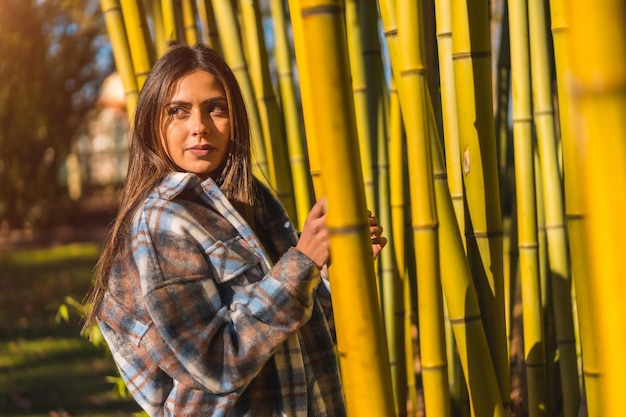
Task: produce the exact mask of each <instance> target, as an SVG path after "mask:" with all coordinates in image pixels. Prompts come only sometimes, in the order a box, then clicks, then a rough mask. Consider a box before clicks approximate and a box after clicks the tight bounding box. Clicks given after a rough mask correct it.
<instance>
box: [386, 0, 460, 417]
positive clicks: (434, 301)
mask: <svg viewBox="0 0 626 417" xmlns="http://www.w3.org/2000/svg"><path fill="white" fill-rule="evenodd" d="M422 13H423V12H422V10H421V4H420V5H418V4H416V3H415V2H412V1H403V0H400V1H398V2H397V16H398V47H399V48H400V49H402V51H404V52H403V53H402V54H399V55H398V58H400V59H399V66H398V69H399V70H400V71H399V74H400V77H401V78H400V79H401V83H399V85H398V87H399V90H400V94H401V95H400V100H401V103H402V104H401V105H402V110H403V114H404V115H409V114H411V115H413V117H411V118H409V117H405V118H404V119H403V120H404V125H405V129H406V133H407V156H408V162H409V164H410V166H411V168H412V169H411V170H410V171H409V183H410V185H411V217H412V224H413V239H414V242H415V257H416V261H417V277H418V279H417V294H418V298H417V300H418V301H417V305H418V310H419V315H418V322H419V329H420V333H421V334H422V336H421V337H420V354H421V366H422V382H423V387H424V401H425V410H426V414H427V415H436V416H442V417H443V416H449V415H450V394H449V385H448V374H447V372H448V371H447V358H446V348H445V335H444V327H443V296H442V294H441V281H440V279H441V278H440V274H439V252H438V233H437V227H438V226H437V225H438V221H437V213H436V208H435V194H434V188H433V177H432V165H431V158H430V146H431V145H430V143H429V131H428V116H427V111H426V108H427V107H426V106H427V103H428V102H429V100H430V97H429V96H428V90H427V87H426V85H427V80H426V76H425V75H426V67H425V51H424V38H423V37H424V27H423V20H422V19H423V15H422ZM402 89H407V90H408V92H410V93H404V94H403V93H402ZM427 339H428V341H427Z"/></svg>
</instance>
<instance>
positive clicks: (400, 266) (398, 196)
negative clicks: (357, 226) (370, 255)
mask: <svg viewBox="0 0 626 417" xmlns="http://www.w3.org/2000/svg"><path fill="white" fill-rule="evenodd" d="M393 80H394V78H393V77H392V81H391V92H390V94H391V97H390V110H389V111H390V115H389V177H390V180H389V203H390V206H391V236H392V238H393V241H392V242H391V244H392V247H391V248H390V249H392V250H393V256H394V265H395V267H396V269H397V273H398V280H399V282H398V283H396V285H393V286H391V288H392V290H393V295H392V296H391V297H390V298H391V299H392V300H391V301H390V302H389V303H386V304H385V306H387V307H388V308H387V314H386V316H385V318H386V325H387V335H388V336H387V339H388V341H389V343H390V347H391V346H392V345H391V343H392V342H394V344H393V347H392V348H391V350H390V358H395V360H396V363H397V366H398V371H397V372H396V373H392V377H393V384H394V394H395V400H396V409H397V410H398V415H401V410H402V409H403V405H404V409H406V401H405V402H404V403H402V397H403V396H404V395H403V393H402V390H403V388H404V389H405V390H406V396H407V397H408V400H409V401H410V403H411V404H412V408H413V409H414V408H415V407H416V404H417V395H416V394H417V392H416V390H415V387H416V383H415V371H414V367H415V363H414V360H413V354H414V353H413V346H412V342H413V341H412V339H411V325H412V321H411V310H412V309H411V297H410V285H409V271H408V265H407V262H406V257H407V252H408V251H409V249H408V248H407V245H406V244H405V242H406V227H405V225H406V221H407V219H406V216H405V212H406V210H407V208H406V203H405V198H404V194H405V192H404V190H405V178H406V174H405V170H406V163H405V156H406V153H405V147H404V136H403V128H402V114H401V112H400V98H399V97H398V91H397V89H396V87H395V82H394V81H393ZM388 304H391V305H392V306H393V310H392V309H391V308H390V307H389V306H388ZM403 340H404V343H403V342H402V341H403ZM402 363H405V369H406V372H405V375H406V378H405V379H406V382H403V381H402V380H401V378H402V370H401V369H399V368H400V366H401V364H402ZM392 371H393V368H392ZM402 384H406V387H404V386H403V385H402ZM412 415H415V413H414V412H413V413H412Z"/></svg>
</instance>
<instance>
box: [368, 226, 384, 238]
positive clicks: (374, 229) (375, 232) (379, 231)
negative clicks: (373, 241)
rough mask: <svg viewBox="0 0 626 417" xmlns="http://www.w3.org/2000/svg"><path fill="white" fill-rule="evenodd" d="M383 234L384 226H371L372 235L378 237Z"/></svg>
mask: <svg viewBox="0 0 626 417" xmlns="http://www.w3.org/2000/svg"><path fill="white" fill-rule="evenodd" d="M382 234H383V228H382V227H381V226H378V225H376V226H370V235H371V236H372V237H377V236H380V235H382Z"/></svg>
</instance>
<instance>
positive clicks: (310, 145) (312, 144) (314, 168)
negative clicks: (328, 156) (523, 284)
mask: <svg viewBox="0 0 626 417" xmlns="http://www.w3.org/2000/svg"><path fill="white" fill-rule="evenodd" d="M300 1H301V0H289V14H290V21H291V28H292V31H293V42H294V49H295V57H296V63H297V66H298V79H299V80H300V99H301V101H302V112H303V118H304V130H305V134H306V146H307V150H308V152H307V155H308V157H309V158H308V159H309V170H310V174H311V181H312V183H313V192H314V194H315V196H316V197H317V198H320V197H321V196H323V195H324V184H323V182H322V172H321V169H320V164H321V162H320V160H319V155H318V151H317V138H318V137H319V135H318V134H317V132H316V130H317V129H316V125H315V123H313V122H312V120H313V111H314V108H315V106H316V103H315V102H314V101H313V99H312V92H311V91H310V90H311V89H312V88H313V86H312V85H311V84H310V83H309V82H308V81H307V80H309V79H310V77H309V73H308V71H309V64H308V61H307V56H306V53H305V50H306V46H305V44H304V43H305V38H304V31H303V28H302V15H301V13H300V10H301V6H300ZM307 120H309V121H310V122H307Z"/></svg>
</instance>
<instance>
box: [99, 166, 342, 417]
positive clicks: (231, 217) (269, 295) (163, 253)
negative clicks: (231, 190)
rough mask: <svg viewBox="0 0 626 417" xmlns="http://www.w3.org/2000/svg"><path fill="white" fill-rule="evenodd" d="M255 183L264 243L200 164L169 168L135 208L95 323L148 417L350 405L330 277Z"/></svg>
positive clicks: (309, 411)
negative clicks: (196, 170)
mask: <svg viewBox="0 0 626 417" xmlns="http://www.w3.org/2000/svg"><path fill="white" fill-rule="evenodd" d="M259 189H260V190H261V194H262V196H261V197H262V201H263V204H262V205H261V206H260V207H257V211H259V212H260V215H261V219H262V220H261V221H260V222H258V223H259V225H258V228H257V230H260V232H259V235H262V236H265V237H264V238H263V242H262V243H261V242H260V240H259V237H258V236H257V235H256V234H255V233H254V232H253V231H252V229H251V228H250V226H249V225H248V224H247V223H246V222H245V221H244V220H243V219H242V218H241V216H240V215H239V214H238V213H237V211H236V210H235V209H234V208H233V207H232V205H231V204H230V202H229V201H228V200H227V199H226V198H225V197H224V195H223V194H222V193H221V191H220V190H219V188H218V187H217V185H216V184H215V183H214V182H213V181H212V180H210V179H209V180H206V181H204V182H202V183H201V182H200V181H199V179H198V177H196V176H195V175H193V174H186V173H172V174H170V175H169V176H168V177H166V179H165V180H164V181H163V182H162V183H161V184H160V185H159V186H158V187H157V188H156V189H155V190H154V191H153V192H152V193H151V194H150V196H149V197H148V198H147V200H146V201H145V203H144V204H143V206H142V207H141V209H140V210H139V211H138V213H137V214H136V215H135V217H134V221H133V225H132V233H131V235H130V236H129V239H130V244H129V245H127V247H128V250H127V252H126V253H123V254H121V255H120V256H118V258H117V260H116V264H115V265H114V268H113V270H112V272H111V276H110V280H109V287H108V290H107V293H106V295H105V298H104V300H103V302H102V304H101V306H100V308H99V310H98V324H99V326H100V329H101V330H102V333H103V335H104V337H105V339H106V341H107V343H108V345H109V347H110V349H111V351H112V353H113V358H114V360H115V362H116V364H117V367H118V369H119V371H120V374H121V376H122V377H123V379H124V381H125V382H126V385H127V387H128V388H129V391H130V392H131V394H132V395H133V397H134V398H135V400H136V401H137V402H138V403H139V405H141V407H142V408H143V409H144V410H146V411H147V412H148V413H149V414H150V415H152V416H174V415H176V416H186V417H187V416H216V417H217V416H220V417H222V416H223V417H226V416H237V417H239V416H251V417H252V416H253V417H264V416H268V417H274V416H276V417H279V416H280V417H282V416H290V417H291V416H298V417H299V416H344V415H345V405H344V402H343V394H342V390H341V384H340V380H339V373H338V365H337V359H336V355H335V348H334V327H333V322H332V309H331V305H330V294H329V291H328V288H327V286H326V285H324V283H322V282H321V280H320V275H319V271H318V269H317V267H315V265H314V264H313V262H312V261H311V260H310V259H309V258H307V257H306V256H305V255H303V254H302V253H301V252H299V251H298V250H297V249H295V248H294V247H293V246H295V244H296V242H297V235H296V233H295V230H294V228H293V227H292V225H291V223H290V222H289V219H288V217H287V215H286V213H285V211H284V209H283V208H282V207H281V206H280V204H279V203H278V201H277V200H276V199H275V198H274V197H273V196H272V195H271V194H270V192H269V191H268V190H267V189H265V188H264V187H261V186H259ZM272 259H274V260H276V262H275V263H273V262H272Z"/></svg>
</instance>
